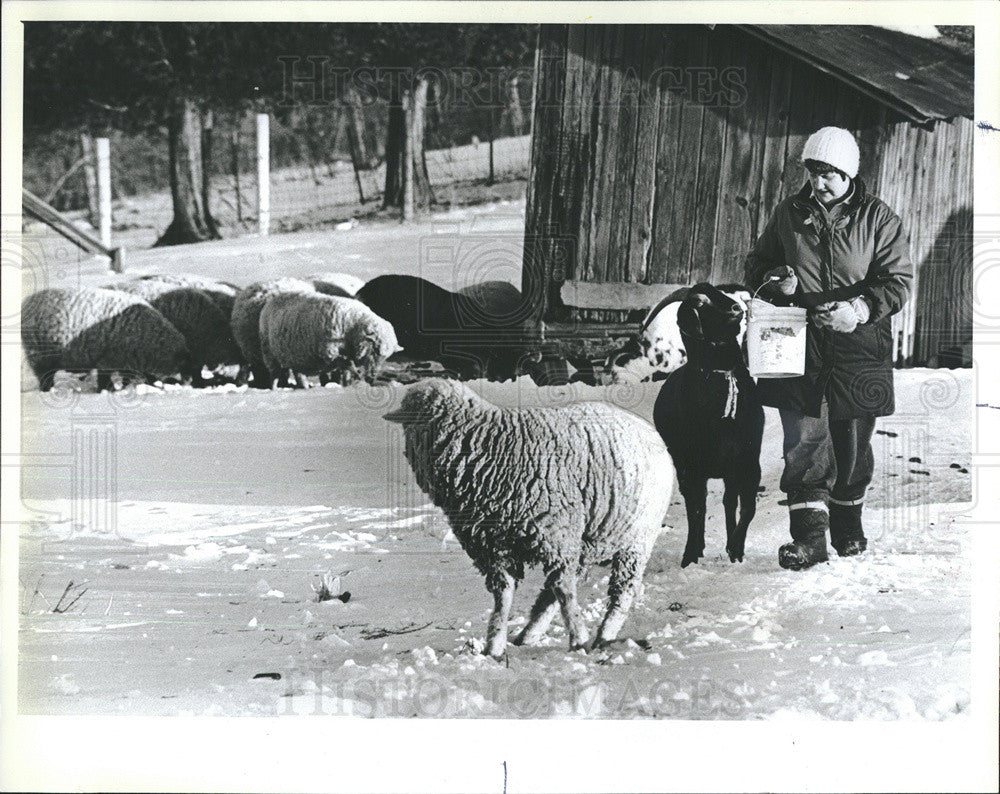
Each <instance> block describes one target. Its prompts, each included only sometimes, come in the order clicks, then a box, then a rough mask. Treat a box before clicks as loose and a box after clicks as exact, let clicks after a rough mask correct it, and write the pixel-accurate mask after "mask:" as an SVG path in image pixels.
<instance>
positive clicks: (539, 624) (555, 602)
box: [514, 580, 559, 645]
mask: <svg viewBox="0 0 1000 794" xmlns="http://www.w3.org/2000/svg"><path fill="white" fill-rule="evenodd" d="M558 611H559V599H558V598H556V594H555V592H554V591H553V589H552V586H551V585H550V584H549V581H548V580H546V582H545V586H544V587H543V588H542V592H540V593H539V594H538V598H536V599H535V603H534V605H533V606H532V607H531V614H530V615H529V616H528V624H527V625H526V626H525V627H524V630H523V631H521V633H520V634H518V635H517V638H516V639H515V640H514V644H515V645H534V644H535V643H537V642H538V641H539V640H540V639H541V638H542V637H543V636H544V635H545V632H546V631H548V628H549V626H550V625H552V620H553V618H555V616H556V612H558Z"/></svg>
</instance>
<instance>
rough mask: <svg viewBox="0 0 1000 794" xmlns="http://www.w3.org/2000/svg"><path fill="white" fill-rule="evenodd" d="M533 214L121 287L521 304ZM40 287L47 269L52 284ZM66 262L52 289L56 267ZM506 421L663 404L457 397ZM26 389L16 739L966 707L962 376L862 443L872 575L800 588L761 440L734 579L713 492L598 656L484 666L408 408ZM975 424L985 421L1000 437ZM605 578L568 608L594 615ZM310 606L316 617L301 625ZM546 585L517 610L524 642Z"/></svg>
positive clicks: (276, 248)
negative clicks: (148, 721) (278, 722)
mask: <svg viewBox="0 0 1000 794" xmlns="http://www.w3.org/2000/svg"><path fill="white" fill-rule="evenodd" d="M523 214H524V203H523V200H522V201H519V202H518V201H515V202H510V203H508V202H499V203H496V204H492V205H486V206H482V207H476V208H468V209H459V210H453V211H449V212H446V213H441V214H439V215H437V216H434V217H432V218H430V219H428V220H426V221H425V222H422V223H417V224H413V225H407V226H400V225H399V224H395V223H383V224H371V225H364V226H354V225H353V224H350V225H349V226H350V228H347V227H346V226H345V228H344V229H338V230H334V231H328V232H306V233H300V234H294V235H276V236H273V237H270V238H240V239H233V240H225V241H221V242H215V243H205V244H198V245H191V246H180V247H177V248H174V249H160V250H153V251H134V252H131V254H130V259H129V263H128V271H129V274H142V273H152V272H163V271H166V272H170V271H174V272H195V273H202V274H204V275H208V276H213V277H216V278H223V279H228V280H232V281H234V282H235V283H238V284H244V283H248V282H250V281H253V280H255V279H259V278H265V277H273V276H274V275H277V274H281V275H294V276H305V275H307V274H309V273H312V272H317V271H324V270H326V271H329V270H338V271H342V272H348V273H352V274H354V275H356V276H359V277H361V278H364V279H368V278H372V277H374V276H376V275H379V274H381V273H389V272H393V273H411V274H415V275H422V276H424V277H426V278H429V279H431V280H433V281H435V282H437V283H438V284H440V285H441V286H444V287H446V288H449V289H457V288H459V287H462V286H465V285H467V284H471V283H475V282H480V281H488V280H501V281H509V282H511V283H513V284H515V285H517V284H519V280H520V275H519V274H520V263H521V233H522V232H521V230H522V228H523ZM37 253H38V254H39V255H38V257H36V259H32V260H31V261H35V262H36V264H37V265H38V266H37V267H35V268H32V267H31V266H30V262H27V261H26V264H25V269H24V288H25V291H31V290H34V289H38V288H40V287H42V286H57V285H59V286H62V285H71V284H102V283H105V282H106V281H107V280H108V279H109V275H108V273H107V271H106V270H105V269H104V266H103V265H102V264H100V263H96V262H93V261H72V258H67V259H66V261H64V262H63V263H62V266H59V267H55V266H50V265H51V263H52V262H53V260H52V258H51V257H50V256H49V255H48V253H49V252H46V251H44V250H42V249H40V250H39V252H37ZM43 263H44V266H43ZM57 264H58V262H57ZM473 386H474V388H476V389H477V390H478V391H480V393H481V394H482V395H483V396H484V397H486V398H487V399H490V400H493V401H495V402H498V403H501V404H505V405H562V404H566V403H569V402H572V401H575V400H587V399H600V400H605V401H609V402H613V403H615V404H618V405H620V406H621V407H623V408H625V409H627V410H631V411H634V412H635V413H637V414H638V415H640V416H643V417H645V418H647V419H649V418H651V415H652V406H653V402H654V400H655V397H656V394H657V390H658V388H659V384H656V383H652V384H643V385H639V386H624V385H618V386H609V387H585V386H582V385H580V384H574V385H573V386H570V387H562V388H551V387H550V388H544V389H539V388H537V387H536V386H534V385H533V384H532V383H531V381H530V380H528V379H526V378H521V379H520V380H518V381H517V382H516V383H507V384H495V383H488V382H474V383H473ZM35 389H36V385H35V383H34V378H33V377H32V376H31V374H30V372H28V371H27V370H26V369H25V370H23V385H22V395H21V397H22V400H21V402H22V426H21V433H22V453H21V457H20V460H21V463H22V469H21V473H22V488H21V492H22V524H21V532H20V566H19V570H18V579H19V584H20V598H19V605H18V608H19V612H20V622H19V628H20V632H19V658H18V661H19V682H18V686H19V691H18V701H19V703H18V705H19V710H20V711H21V712H22V713H25V714H132V715H159V714H189V715H202V714H221V715H246V714H255V715H276V716H277V715H286V714H316V713H326V714H331V715H363V716H390V717H392V716H424V717H503V718H516V717H547V716H564V717H578V718H595V717H627V718H675V719H723V720H746V719H764V718H769V719H770V718H774V719H781V718H786V717H795V718H797V719H801V718H803V717H804V718H815V719H821V720H844V719H855V718H870V719H875V720H921V721H925V720H947V719H954V718H959V719H963V718H965V717H966V716H967V714H968V710H969V707H970V692H971V688H970V626H971V618H970V611H971V596H970V590H971V581H972V570H971V569H972V566H971V561H970V558H969V557H970V555H969V548H970V545H971V544H970V540H969V536H970V525H969V523H968V509H969V502H970V500H971V498H972V485H971V481H972V474H971V473H970V465H971V460H972V458H971V455H972V449H973V447H972V426H973V391H974V380H973V372H972V371H970V370H954V371H948V370H905V371H899V372H897V413H896V415H895V416H893V417H889V418H886V419H883V420H880V421H879V424H878V426H877V428H878V429H877V432H876V436H875V439H874V447H875V455H876V476H875V481H874V483H873V484H872V489H871V491H870V493H869V496H868V507H867V509H866V527H867V532H868V537H869V539H870V548H869V552H868V553H867V554H866V555H865V556H864V557H863V558H860V559H857V558H855V559H844V560H841V559H839V558H837V557H836V556H834V558H833V559H832V560H831V561H830V562H829V563H826V564H824V565H819V566H817V567H815V568H813V569H811V570H808V571H804V572H800V573H791V572H787V571H783V570H781V569H780V568H778V565H777V554H776V551H777V547H778V546H779V545H780V544H781V543H782V542H784V541H785V540H786V533H787V528H786V527H787V517H786V510H785V508H784V506H783V505H782V504H781V503H780V500H781V497H782V494H781V493H780V491H779V490H778V479H779V476H780V471H781V438H780V427H779V425H778V423H777V417H776V416H775V415H774V414H773V412H771V411H770V410H769V411H768V417H767V426H766V429H765V440H764V449H763V454H762V468H763V481H762V482H763V486H764V489H763V491H762V493H761V494H760V500H759V508H758V513H757V517H756V519H755V520H754V522H753V524H752V525H751V527H750V532H749V536H748V540H747V557H746V562H745V563H743V564H738V565H733V564H731V563H729V561H728V558H727V557H726V556H725V553H724V545H725V540H724V528H723V525H722V524H723V518H722V510H721V492H720V488H719V486H720V485H721V483H714V484H713V485H714V486H715V487H713V488H712V490H711V491H710V495H709V517H708V531H707V541H708V542H707V551H708V555H707V557H706V558H705V559H704V560H703V561H702V563H701V564H700V565H698V566H692V567H690V568H688V569H685V570H681V568H680V558H681V551H682V548H683V545H684V539H685V535H686V519H685V515H684V506H683V503H682V501H681V500H680V497H679V496H676V495H675V499H674V504H673V506H672V507H671V510H670V512H669V514H668V516H667V524H668V526H667V527H666V528H665V530H664V533H663V535H662V536H661V539H660V541H659V542H658V545H657V547H656V549H655V551H654V555H653V558H652V560H651V562H650V564H649V567H648V569H647V573H646V579H645V594H644V597H643V599H642V600H641V602H639V603H638V604H637V605H636V606H635V607H634V608H633V610H632V613H631V615H630V617H629V620H628V622H627V623H626V625H625V628H624V630H623V632H622V635H621V636H622V640H621V642H619V643H618V644H617V645H616V646H614V647H613V648H611V649H610V650H609V651H604V652H600V653H589V654H585V653H582V652H574V653H570V652H568V650H567V642H566V636H565V632H564V630H563V628H562V627H561V626H560V625H559V622H558V621H557V622H556V624H555V625H554V626H553V627H552V628H551V629H550V631H549V634H548V636H547V637H546V638H545V641H544V643H543V644H542V645H541V646H540V647H536V648H530V649H529V648H511V650H510V653H509V655H508V658H507V659H506V661H505V662H503V663H498V662H495V661H493V660H490V659H487V658H484V657H482V656H481V655H479V654H478V651H479V650H480V649H481V647H482V638H483V636H484V634H485V625H486V618H487V616H488V614H489V611H490V608H491V598H490V597H489V595H488V594H487V593H486V590H485V588H484V586H483V581H482V578H481V577H480V576H479V574H478V573H477V572H476V571H475V570H474V569H473V567H472V565H471V563H470V562H469V560H468V558H467V557H466V556H465V554H464V553H463V552H462V551H461V549H460V548H459V546H458V544H457V543H456V542H455V540H454V538H451V537H449V534H448V528H447V525H446V523H445V520H444V517H443V515H442V514H441V512H440V511H439V510H437V509H436V508H434V507H433V505H431V504H429V502H428V499H427V498H426V496H424V495H423V494H422V493H420V491H419V490H418V489H417V487H416V485H415V483H414V480H413V476H412V473H411V472H410V470H409V467H408V465H407V464H406V462H405V460H404V458H403V452H402V434H401V431H400V429H399V427H398V426H397V425H392V424H389V423H387V422H385V421H384V420H382V419H381V416H382V414H383V413H385V412H386V411H387V410H390V409H391V408H392V407H394V406H395V405H397V404H398V402H399V399H400V397H401V394H402V392H403V389H404V387H402V386H384V387H376V388H369V387H367V386H364V385H356V386H353V387H350V388H347V389H343V388H340V387H328V388H325V389H313V390H309V391H290V390H284V391H278V392H273V393H272V392H265V393H261V392H257V391H254V390H247V389H246V388H236V387H234V386H226V387H219V388H214V389H205V390H193V389H190V388H183V387H168V388H166V389H164V390H157V389H153V388H143V389H142V390H140V392H138V393H119V394H94V393H76V392H72V391H68V390H57V391H54V392H51V393H49V394H46V395H42V394H39V393H38V392H37V391H36V390H35ZM988 413H989V414H990V415H989V416H986V417H979V418H980V419H981V420H990V421H992V420H993V418H994V417H993V416H992V415H993V414H996V413H997V412H995V411H989V412H988ZM607 573H608V569H606V568H601V567H597V568H595V569H593V570H592V571H591V572H590V574H589V576H588V578H587V579H586V580H585V581H584V582H583V584H582V586H581V599H582V601H583V603H584V604H586V610H587V615H588V618H589V620H590V621H591V622H592V623H594V622H596V621H597V620H598V619H599V616H600V615H601V612H602V606H603V598H604V596H605V590H606V583H607ZM324 578H325V579H326V581H327V584H328V586H329V587H330V588H331V589H332V591H333V592H332V593H331V595H333V596H340V598H331V599H330V600H326V601H322V602H321V601H319V600H318V598H317V592H316V591H317V588H319V587H320V586H321V582H322V581H323V580H324ZM540 585H541V576H540V574H539V573H538V572H535V573H533V574H532V575H531V576H530V577H529V578H528V579H527V580H526V581H525V582H524V584H523V585H522V587H521V589H520V592H519V593H518V597H517V599H516V601H515V615H516V618H515V621H514V625H515V627H516V626H517V625H518V624H519V623H523V621H524V619H525V615H526V613H527V610H528V608H529V606H530V604H531V602H532V600H533V598H534V595H535V592H536V591H537V588H538V587H539V586H540Z"/></svg>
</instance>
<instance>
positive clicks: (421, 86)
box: [411, 78, 434, 207]
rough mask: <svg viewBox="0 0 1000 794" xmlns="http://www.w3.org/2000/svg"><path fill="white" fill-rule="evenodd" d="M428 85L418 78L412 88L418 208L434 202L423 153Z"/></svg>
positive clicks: (414, 161) (414, 165)
mask: <svg viewBox="0 0 1000 794" xmlns="http://www.w3.org/2000/svg"><path fill="white" fill-rule="evenodd" d="M429 88H430V84H429V82H428V80H427V78H420V79H419V80H417V83H416V85H415V86H414V87H413V126H412V130H413V134H412V136H411V137H412V138H413V144H412V159H411V162H412V163H413V175H414V181H415V183H416V189H417V196H418V197H419V201H420V206H422V207H426V206H427V205H428V204H431V203H433V202H434V190H433V189H432V188H431V178H430V174H428V173H427V157H426V153H425V151H424V138H425V130H426V128H427V121H426V119H427V92H428V89H429Z"/></svg>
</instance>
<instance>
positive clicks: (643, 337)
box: [639, 285, 750, 372]
mask: <svg viewBox="0 0 1000 794" xmlns="http://www.w3.org/2000/svg"><path fill="white" fill-rule="evenodd" d="M727 286H728V285H727ZM721 292H722V293H723V294H725V295H727V296H728V297H730V298H732V299H733V300H734V301H736V302H737V303H738V304H739V305H740V307H741V308H742V309H743V312H744V314H743V321H742V323H741V324H740V332H739V335H738V336H737V337H736V341H737V343H738V344H741V345H742V344H743V335H744V334H745V333H746V328H747V326H746V310H747V307H748V306H749V305H750V293H749V292H748V291H747V290H744V289H736V288H731V289H723V290H721ZM680 305H681V300H680V299H679V298H677V297H675V296H669V297H667V298H664V299H663V300H662V301H660V302H659V303H658V304H656V306H654V307H653V308H652V309H650V310H649V313H648V314H647V315H646V319H645V320H643V322H642V330H641V331H640V333H639V345H640V347H641V348H642V354H643V356H645V358H646V360H647V361H648V362H649V365H650V366H651V367H653V368H655V369H658V370H660V371H662V372H673V371H674V370H675V369H679V368H680V367H682V366H683V365H684V363H685V362H686V361H687V351H685V350H684V341H683V340H682V339H681V330H680V328H679V327H678V326H677V310H678V309H679V308H680Z"/></svg>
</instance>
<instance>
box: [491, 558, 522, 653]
mask: <svg viewBox="0 0 1000 794" xmlns="http://www.w3.org/2000/svg"><path fill="white" fill-rule="evenodd" d="M516 585H517V582H516V581H515V580H514V577H513V576H511V575H510V574H509V573H507V571H499V572H497V573H493V574H490V576H488V577H487V578H486V589H487V590H489V591H490V592H491V593H492V594H493V614H492V615H490V622H489V626H488V628H487V629H486V653H487V655H488V656H492V657H494V658H496V659H499V658H500V657H501V656H503V654H504V651H505V650H506V649H507V621H508V620H509V619H510V608H511V605H512V604H513V603H514V588H515V587H516Z"/></svg>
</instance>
